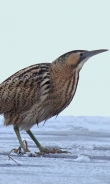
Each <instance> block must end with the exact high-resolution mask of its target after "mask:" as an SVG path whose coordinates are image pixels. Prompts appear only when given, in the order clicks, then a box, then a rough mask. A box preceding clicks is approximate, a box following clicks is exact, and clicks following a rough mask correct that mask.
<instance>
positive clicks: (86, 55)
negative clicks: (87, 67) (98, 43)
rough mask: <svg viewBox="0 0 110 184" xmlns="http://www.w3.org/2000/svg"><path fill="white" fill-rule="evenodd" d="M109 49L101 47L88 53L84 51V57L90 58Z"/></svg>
mask: <svg viewBox="0 0 110 184" xmlns="http://www.w3.org/2000/svg"><path fill="white" fill-rule="evenodd" d="M106 51H108V50H107V49H100V50H92V51H87V52H86V53H84V57H85V58H90V57H92V56H94V55H96V54H100V53H102V52H106Z"/></svg>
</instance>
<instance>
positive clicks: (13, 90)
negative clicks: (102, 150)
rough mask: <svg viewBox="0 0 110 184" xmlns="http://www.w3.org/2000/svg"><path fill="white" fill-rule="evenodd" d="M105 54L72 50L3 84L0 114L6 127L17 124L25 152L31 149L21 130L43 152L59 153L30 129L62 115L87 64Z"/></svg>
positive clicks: (25, 69) (0, 87)
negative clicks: (49, 147) (25, 143)
mask: <svg viewBox="0 0 110 184" xmlns="http://www.w3.org/2000/svg"><path fill="white" fill-rule="evenodd" d="M105 51H108V50H107V49H100V50H92V51H88V50H72V51H69V52H67V53H64V54H63V55H61V56H59V57H58V58H57V59H55V60H54V61H53V62H51V63H39V64H34V65H31V66H28V67H26V68H24V69H21V70H19V71H18V72H16V73H15V74H13V75H12V76H10V77H9V78H7V79H6V80H5V81H3V82H2V83H1V84H0V115H2V114H3V116H4V125H6V126H9V125H13V128H14V131H15V133H16V136H17V138H18V141H19V143H20V146H21V148H22V149H23V150H24V152H27V151H30V150H28V148H26V146H25V145H24V143H23V141H22V138H21V135H20V129H21V130H25V131H26V132H27V133H28V135H29V136H30V137H31V139H32V140H33V141H34V142H35V144H36V145H37V147H38V149H39V151H40V152H43V153H47V152H49V153H53V152H56V150H54V149H51V150H49V149H47V148H45V147H43V146H42V145H41V144H40V142H39V141H38V140H37V139H36V137H35V136H34V134H33V133H32V132H31V130H30V129H31V127H32V126H33V125H35V124H37V125H38V124H39V123H40V122H42V121H44V122H46V121H47V120H48V119H50V118H51V117H53V116H58V115H59V113H61V112H62V111H63V110H64V109H65V108H66V107H67V106H68V105H69V104H70V102H71V101H72V99H73V97H74V95H75V93H76V89H77V86H78V81H79V73H80V70H81V69H82V67H83V65H84V63H85V62H86V61H87V60H88V59H89V58H91V57H92V56H94V55H96V54H100V53H102V52H105ZM61 152H63V151H62V150H61Z"/></svg>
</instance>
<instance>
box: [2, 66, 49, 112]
mask: <svg viewBox="0 0 110 184" xmlns="http://www.w3.org/2000/svg"><path fill="white" fill-rule="evenodd" d="M49 68H50V63H42V64H36V65H32V66H30V67H27V68H24V69H22V70H20V71H18V72H17V73H15V74H14V75H12V76H10V77H9V78H8V79H6V80H5V81H4V82H2V83H1V84H0V114H3V113H5V112H10V111H11V112H13V113H23V112H24V111H27V110H29V109H30V108H31V106H32V105H33V104H35V103H36V102H37V101H38V100H40V99H41V98H42V97H43V99H45V98H44V96H45V97H47V96H46V95H45V94H46V93H48V91H49V84H50V83H49Z"/></svg>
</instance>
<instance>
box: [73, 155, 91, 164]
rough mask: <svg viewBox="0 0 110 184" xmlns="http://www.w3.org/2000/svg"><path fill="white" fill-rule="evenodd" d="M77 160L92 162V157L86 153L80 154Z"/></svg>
mask: <svg viewBox="0 0 110 184" xmlns="http://www.w3.org/2000/svg"><path fill="white" fill-rule="evenodd" d="M74 161H76V162H83V163H84V162H90V158H89V157H88V156H85V155H80V156H79V157H78V158H76V159H74Z"/></svg>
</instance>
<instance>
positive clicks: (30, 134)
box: [27, 130, 70, 153]
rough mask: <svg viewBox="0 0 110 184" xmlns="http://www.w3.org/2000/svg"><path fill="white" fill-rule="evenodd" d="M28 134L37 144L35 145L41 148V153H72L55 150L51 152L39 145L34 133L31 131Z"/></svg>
mask: <svg viewBox="0 0 110 184" xmlns="http://www.w3.org/2000/svg"><path fill="white" fill-rule="evenodd" d="M27 133H28V134H29V136H30V137H31V138H32V140H33V141H34V142H35V144H36V145H37V147H38V148H39V150H40V152H41V153H70V152H68V151H62V150H60V149H55V148H52V149H51V150H49V149H48V148H45V147H43V146H42V145H41V144H40V143H39V141H38V140H37V139H36V138H35V136H34V135H33V133H32V132H31V131H30V130H28V131H27Z"/></svg>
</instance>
